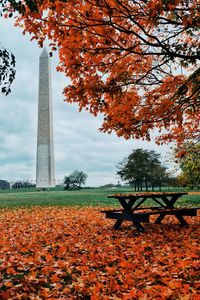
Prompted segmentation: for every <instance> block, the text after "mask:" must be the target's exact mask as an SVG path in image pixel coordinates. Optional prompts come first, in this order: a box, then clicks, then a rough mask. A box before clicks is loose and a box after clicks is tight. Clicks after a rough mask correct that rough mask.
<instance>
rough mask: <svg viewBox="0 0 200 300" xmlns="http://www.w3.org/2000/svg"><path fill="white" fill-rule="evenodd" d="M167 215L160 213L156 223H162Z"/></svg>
mask: <svg viewBox="0 0 200 300" xmlns="http://www.w3.org/2000/svg"><path fill="white" fill-rule="evenodd" d="M165 216H166V214H160V216H159V217H158V218H157V219H156V221H155V223H156V224H160V223H161V222H162V220H163V219H164V217H165Z"/></svg>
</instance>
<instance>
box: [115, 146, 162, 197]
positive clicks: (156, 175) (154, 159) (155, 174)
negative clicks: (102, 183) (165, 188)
mask: <svg viewBox="0 0 200 300" xmlns="http://www.w3.org/2000/svg"><path fill="white" fill-rule="evenodd" d="M117 175H119V176H120V177H121V179H122V180H123V181H125V182H128V183H129V184H130V185H132V186H134V188H135V191H142V188H143V186H145V189H146V191H148V189H149V186H151V188H152V190H154V187H155V186H159V187H160V188H161V184H162V183H163V182H164V181H165V180H166V178H167V173H166V167H164V166H162V164H161V162H160V154H158V153H156V152H155V151H153V150H151V151H148V150H143V149H136V150H133V151H132V153H131V154H130V155H129V156H128V157H127V158H124V160H123V161H122V162H121V163H119V165H118V171H117Z"/></svg>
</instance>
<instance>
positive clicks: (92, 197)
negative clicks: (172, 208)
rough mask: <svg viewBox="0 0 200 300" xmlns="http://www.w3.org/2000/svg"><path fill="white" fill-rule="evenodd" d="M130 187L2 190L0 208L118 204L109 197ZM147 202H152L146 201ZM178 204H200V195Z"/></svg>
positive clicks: (183, 198) (184, 198)
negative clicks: (67, 189) (70, 189)
mask: <svg viewBox="0 0 200 300" xmlns="http://www.w3.org/2000/svg"><path fill="white" fill-rule="evenodd" d="M130 191H131V190H130V189H123V188H120V189H100V188H96V189H82V190H79V191H61V190H60V191H59V190H57V191H37V190H18V191H13V190H11V191H3V192H0V208H14V207H24V206H118V201H116V200H114V199H109V198H107V196H108V195H110V194H113V193H117V192H120V193H123V192H130ZM146 204H148V205H149V204H150V201H149V202H146ZM177 205H178V206H196V205H200V195H198V194H194V195H186V196H183V197H182V198H180V200H179V201H178V203H177Z"/></svg>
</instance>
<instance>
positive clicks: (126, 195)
mask: <svg viewBox="0 0 200 300" xmlns="http://www.w3.org/2000/svg"><path fill="white" fill-rule="evenodd" d="M187 194H188V193H187V192H141V193H139V192H138V193H116V194H113V195H108V198H116V199H120V198H138V197H146V198H148V197H153V196H155V197H159V196H160V197H161V198H162V196H175V195H177V196H182V195H187Z"/></svg>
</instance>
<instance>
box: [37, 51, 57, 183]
mask: <svg viewBox="0 0 200 300" xmlns="http://www.w3.org/2000/svg"><path fill="white" fill-rule="evenodd" d="M53 186H55V169H54V145H53V117H52V92H51V71H50V62H49V57H48V53H47V51H46V49H45V48H44V49H43V51H42V53H41V55H40V62H39V97H38V130H37V165H36V187H42V188H45V187H53Z"/></svg>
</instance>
